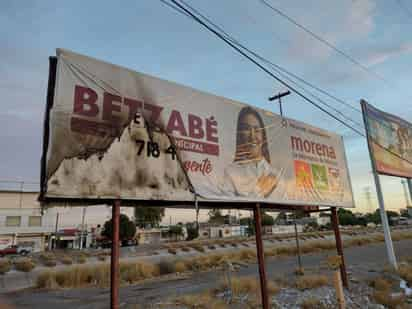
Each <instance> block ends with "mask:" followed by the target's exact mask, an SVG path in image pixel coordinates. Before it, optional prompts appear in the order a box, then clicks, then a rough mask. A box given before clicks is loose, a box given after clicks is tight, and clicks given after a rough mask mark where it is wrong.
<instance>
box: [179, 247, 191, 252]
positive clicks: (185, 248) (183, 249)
mask: <svg viewBox="0 0 412 309" xmlns="http://www.w3.org/2000/svg"><path fill="white" fill-rule="evenodd" d="M180 250H182V251H183V252H189V251H190V248H189V247H182V248H180Z"/></svg>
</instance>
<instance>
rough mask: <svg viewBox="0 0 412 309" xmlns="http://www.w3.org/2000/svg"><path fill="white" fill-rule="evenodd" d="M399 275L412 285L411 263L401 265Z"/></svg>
mask: <svg viewBox="0 0 412 309" xmlns="http://www.w3.org/2000/svg"><path fill="white" fill-rule="evenodd" d="M398 274H399V276H401V277H402V278H403V279H404V280H406V281H407V282H408V284H409V285H412V266H410V265H400V266H399V270H398Z"/></svg>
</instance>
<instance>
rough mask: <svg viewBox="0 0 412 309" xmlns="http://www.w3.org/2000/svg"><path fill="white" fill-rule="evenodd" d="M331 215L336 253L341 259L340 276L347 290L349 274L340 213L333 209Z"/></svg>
mask: <svg viewBox="0 0 412 309" xmlns="http://www.w3.org/2000/svg"><path fill="white" fill-rule="evenodd" d="M331 213H332V216H331V219H332V220H331V221H332V227H333V232H334V233H335V241H336V251H337V252H338V255H339V257H340V259H341V261H340V275H341V278H342V283H343V286H344V287H345V288H348V287H349V282H348V274H347V273H346V266H345V257H344V255H343V245H342V238H341V236H340V230H339V217H338V212H337V211H336V207H332V208H331Z"/></svg>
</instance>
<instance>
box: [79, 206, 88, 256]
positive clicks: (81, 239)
mask: <svg viewBox="0 0 412 309" xmlns="http://www.w3.org/2000/svg"><path fill="white" fill-rule="evenodd" d="M85 217H86V207H83V215H82V230H81V232H80V249H83V240H84V239H83V238H85V236H86V237H87V230H86V234H85V231H84V219H85Z"/></svg>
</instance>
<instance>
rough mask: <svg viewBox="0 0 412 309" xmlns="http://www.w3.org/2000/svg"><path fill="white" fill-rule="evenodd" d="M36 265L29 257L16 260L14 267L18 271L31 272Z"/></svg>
mask: <svg viewBox="0 0 412 309" xmlns="http://www.w3.org/2000/svg"><path fill="white" fill-rule="evenodd" d="M35 266H36V264H35V263H34V262H33V261H32V260H31V259H29V258H21V259H18V260H16V261H14V267H15V268H16V270H18V271H23V272H30V271H32V270H33V268H34V267H35Z"/></svg>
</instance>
